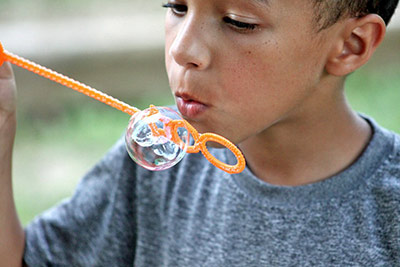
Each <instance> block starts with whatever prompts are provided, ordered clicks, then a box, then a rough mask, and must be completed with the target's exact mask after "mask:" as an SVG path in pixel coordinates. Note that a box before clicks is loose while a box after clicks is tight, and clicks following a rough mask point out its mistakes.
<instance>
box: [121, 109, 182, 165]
mask: <svg viewBox="0 0 400 267" xmlns="http://www.w3.org/2000/svg"><path fill="white" fill-rule="evenodd" d="M176 120H183V118H182V117H181V116H180V115H179V114H178V113H177V112H175V111H174V110H172V109H170V108H166V107H150V108H148V109H145V110H143V111H141V112H137V113H136V114H134V115H133V116H132V117H131V119H130V121H129V125H128V128H127V130H126V135H125V143H126V148H127V150H128V154H129V156H130V157H131V158H132V159H133V160H134V161H135V162H136V163H137V164H139V165H141V166H142V167H144V168H146V169H149V170H152V171H160V170H165V169H168V168H170V167H172V166H174V165H175V164H177V163H178V162H179V161H180V160H181V159H182V158H183V157H184V156H185V154H186V149H187V147H188V145H189V132H188V130H187V129H186V128H183V127H176V125H175V124H174V121H176Z"/></svg>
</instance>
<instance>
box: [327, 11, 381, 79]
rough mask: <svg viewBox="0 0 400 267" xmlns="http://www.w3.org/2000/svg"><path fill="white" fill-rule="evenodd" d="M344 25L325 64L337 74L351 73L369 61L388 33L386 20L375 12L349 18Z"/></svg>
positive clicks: (330, 70)
mask: <svg viewBox="0 0 400 267" xmlns="http://www.w3.org/2000/svg"><path fill="white" fill-rule="evenodd" d="M342 25H343V27H342V28H341V29H342V30H341V31H340V32H339V35H338V38H335V41H334V42H335V44H334V45H333V46H332V49H331V51H330V54H329V57H328V60H327V63H326V65H325V69H326V70H327V71H328V73H330V74H332V75H335V76H345V75H347V74H350V73H351V72H353V71H355V70H356V69H358V68H360V67H361V66H362V65H364V64H365V63H367V61H368V60H369V59H370V58H371V56H372V55H373V54H374V52H375V50H376V48H377V47H378V46H379V44H380V43H381V42H382V40H383V37H384V36H385V33H386V24H385V22H384V21H383V19H382V18H381V17H380V16H378V15H375V14H369V15H367V16H364V17H361V18H348V19H345V21H344V23H343V24H342Z"/></svg>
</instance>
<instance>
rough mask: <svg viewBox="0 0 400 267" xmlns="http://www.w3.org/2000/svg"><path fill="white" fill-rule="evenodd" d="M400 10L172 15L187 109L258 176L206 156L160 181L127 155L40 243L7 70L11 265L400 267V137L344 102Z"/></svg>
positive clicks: (213, 10) (328, 4) (177, 79)
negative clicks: (349, 83) (18, 178)
mask: <svg viewBox="0 0 400 267" xmlns="http://www.w3.org/2000/svg"><path fill="white" fill-rule="evenodd" d="M397 3H398V1H362V0H356V1H347V0H342V1H328V0H325V1H323V0H319V1H318V0H279V1H278V0H270V1H268V0H201V1H200V0H186V1H170V2H168V3H167V4H165V5H164V6H165V7H167V8H169V11H168V14H167V18H166V49H165V56H166V67H167V72H168V77H169V81H170V86H171V88H172V92H173V94H174V96H175V99H176V103H177V107H178V109H179V110H180V112H181V113H182V115H183V116H184V117H185V119H187V120H188V121H189V122H191V123H192V124H193V125H194V126H195V127H196V128H197V129H198V130H199V131H200V132H204V131H207V132H216V133H218V134H221V135H223V136H225V137H227V138H228V139H230V140H231V141H233V142H234V143H236V144H238V145H239V147H240V149H241V150H242V151H243V153H244V155H245V157H246V160H247V164H248V166H247V168H246V169H245V171H244V172H242V173H240V174H236V175H228V174H226V173H224V172H223V171H220V170H219V169H217V168H215V167H213V166H212V165H211V164H208V162H206V160H205V159H204V158H203V157H202V156H201V155H198V154H191V155H188V156H186V158H185V159H184V160H183V161H182V162H181V163H180V164H178V165H177V166H175V167H174V168H172V169H170V170H167V171H162V172H149V171H146V170H144V169H142V168H141V167H138V166H136V165H135V164H134V163H133V162H132V161H131V160H130V159H129V157H128V156H127V153H126V151H125V148H124V145H123V142H122V141H120V142H118V143H117V144H116V145H115V147H114V148H113V149H112V150H111V151H110V152H109V154H108V155H107V156H106V157H105V158H104V159H103V160H102V161H101V162H100V163H99V164H98V165H96V166H95V167H94V168H93V169H92V170H91V171H90V172H89V173H88V174H87V176H86V177H85V178H84V179H83V181H82V182H81V184H80V185H79V186H78V188H77V191H76V193H75V194H74V196H73V197H72V198H71V199H70V200H68V201H65V202H63V203H62V204H61V205H59V206H58V207H56V208H54V209H53V210H50V211H49V212H47V213H45V214H43V215H41V216H40V217H38V218H37V219H35V220H34V221H33V222H32V223H31V224H30V225H29V226H28V227H27V229H26V230H25V233H24V232H23V230H22V229H21V227H20V226H19V223H18V219H17V215H16V212H15V209H14V204H13V200H12V194H11V185H10V184H11V171H10V165H11V159H10V158H11V151H12V142H13V137H14V133H15V86H14V83H13V77H12V73H11V70H10V66H9V65H8V64H5V65H4V66H3V67H2V68H1V72H0V73H1V76H0V77H1V78H2V79H1V84H0V88H1V89H0V90H1V91H0V96H1V98H0V99H1V102H0V103H1V104H0V110H1V113H0V114H1V115H0V147H1V150H0V153H1V154H0V157H1V163H0V174H1V176H0V183H1V184H0V188H1V189H0V190H1V194H0V198H1V199H0V212H1V216H0V229H1V233H0V242H1V243H0V244H1V247H0V256H1V263H2V265H4V266H19V265H20V264H21V262H22V258H23V257H24V259H25V262H26V264H27V265H28V266H130V265H132V264H134V265H135V266H314V265H317V266H395V265H399V264H400V226H399V225H400V224H399V221H400V208H399V207H400V205H399V204H400V193H399V190H400V179H399V177H400V165H399V162H400V139H399V137H398V136H397V135H395V134H393V133H391V132H389V131H387V130H384V129H382V128H381V127H379V126H378V125H377V124H376V123H375V122H374V121H373V120H371V119H370V118H365V117H361V116H360V115H358V114H356V113H355V112H354V111H352V110H351V108H350V107H349V105H348V104H347V102H346V100H345V97H344V94H343V88H344V81H345V77H346V75H348V74H350V73H351V72H353V71H354V70H356V69H358V68H359V67H361V66H362V65H363V64H365V63H366V62H367V61H368V60H369V58H370V57H371V55H372V54H373V53H374V51H375V49H376V48H377V47H378V45H379V44H380V43H381V41H382V39H383V37H384V35H385V28H386V25H385V24H386V23H388V22H389V20H390V17H391V15H392V14H393V12H394V10H395V8H396V5H397ZM213 154H214V155H217V157H219V158H221V159H223V160H225V161H229V160H230V159H231V157H232V156H231V155H230V154H229V153H227V152H226V151H225V150H222V149H215V150H213ZM24 241H25V242H24ZM24 246H25V250H24ZM23 250H24V256H23Z"/></svg>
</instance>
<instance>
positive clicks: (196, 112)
mask: <svg viewBox="0 0 400 267" xmlns="http://www.w3.org/2000/svg"><path fill="white" fill-rule="evenodd" d="M175 98H176V105H177V107H178V110H179V112H180V113H181V114H182V116H184V117H185V118H188V119H195V118H197V117H199V116H200V115H201V114H202V113H204V112H205V111H206V110H207V108H208V106H207V105H206V104H205V103H203V102H200V101H199V100H196V99H195V98H193V97H191V96H190V95H188V94H179V93H177V94H175Z"/></svg>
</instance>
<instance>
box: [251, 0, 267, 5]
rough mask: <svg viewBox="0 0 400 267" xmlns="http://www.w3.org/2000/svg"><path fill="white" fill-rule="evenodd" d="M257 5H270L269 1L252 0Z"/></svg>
mask: <svg viewBox="0 0 400 267" xmlns="http://www.w3.org/2000/svg"><path fill="white" fill-rule="evenodd" d="M253 1H255V2H257V3H259V4H262V5H265V6H269V5H270V4H271V1H270V0H253Z"/></svg>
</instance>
